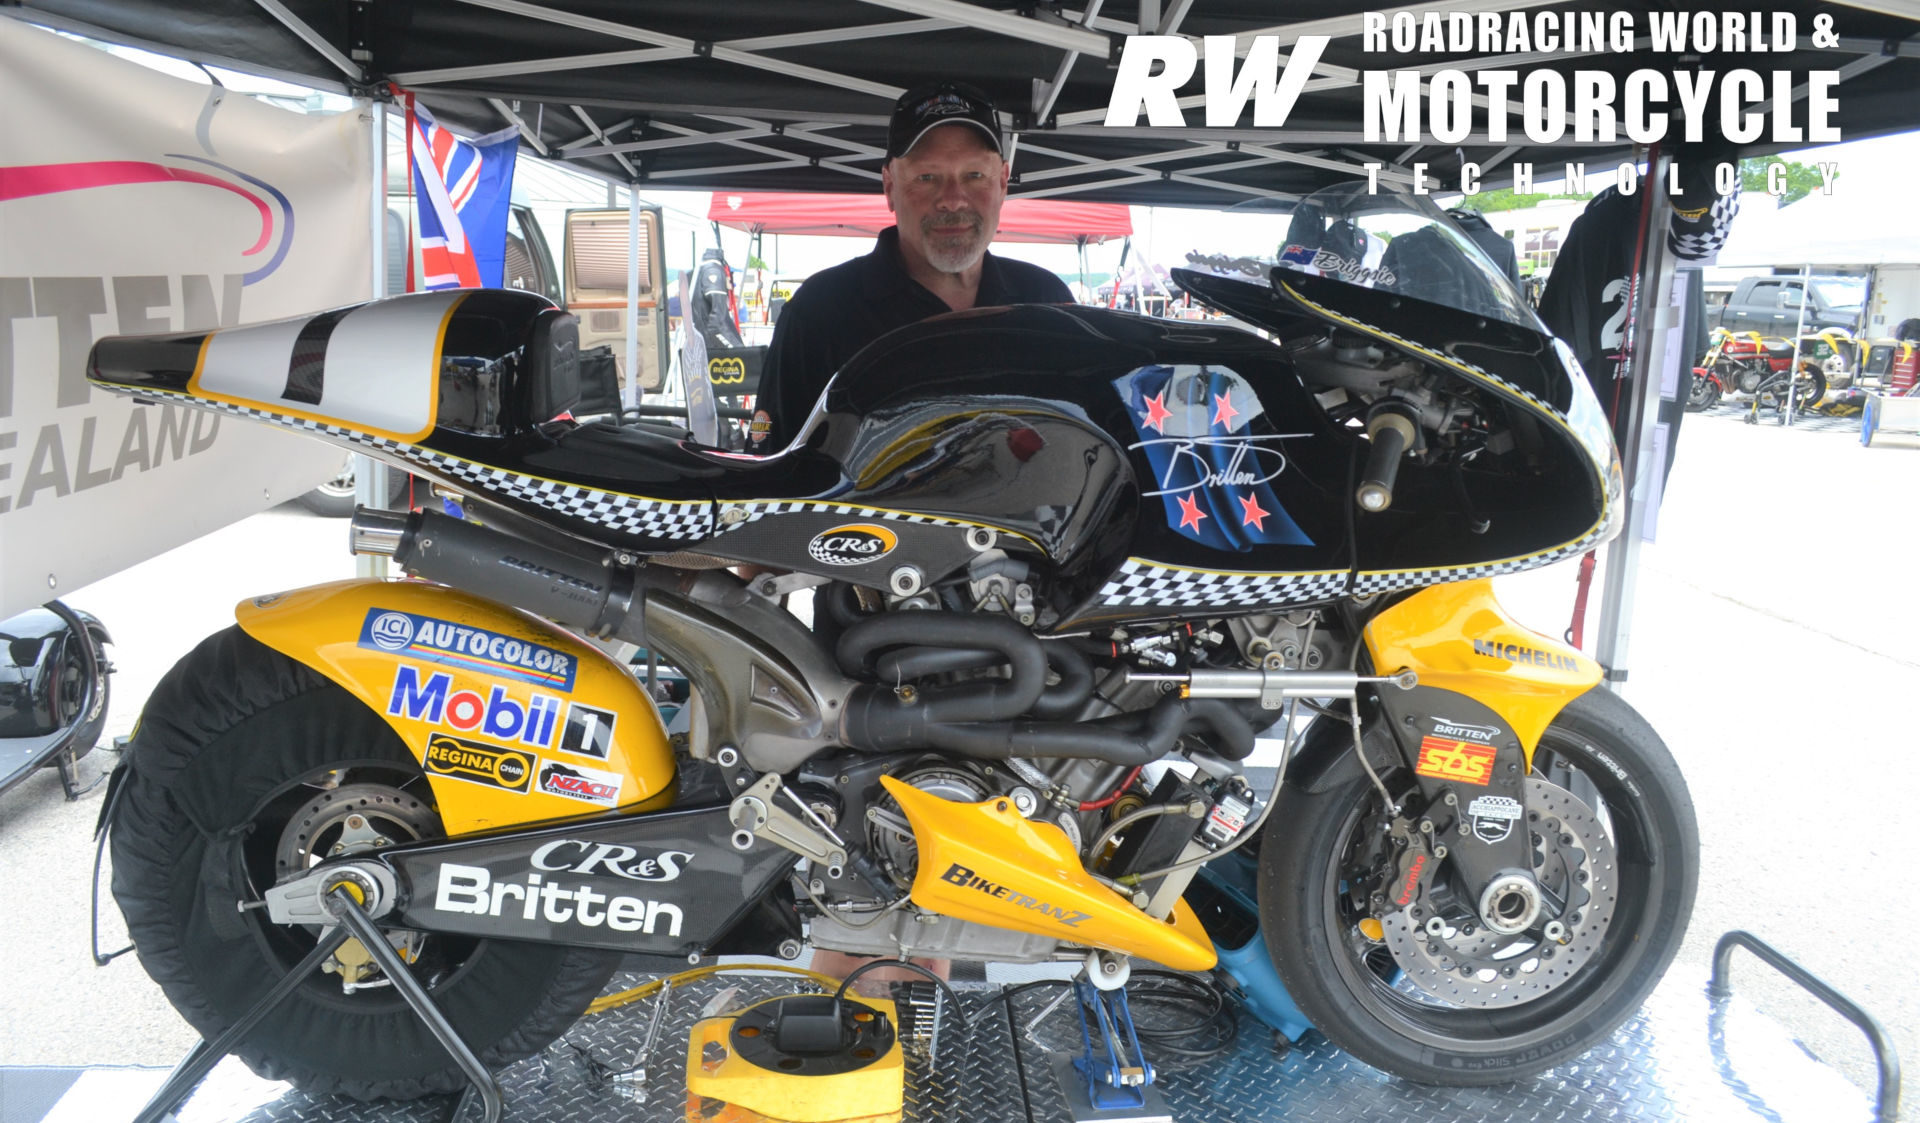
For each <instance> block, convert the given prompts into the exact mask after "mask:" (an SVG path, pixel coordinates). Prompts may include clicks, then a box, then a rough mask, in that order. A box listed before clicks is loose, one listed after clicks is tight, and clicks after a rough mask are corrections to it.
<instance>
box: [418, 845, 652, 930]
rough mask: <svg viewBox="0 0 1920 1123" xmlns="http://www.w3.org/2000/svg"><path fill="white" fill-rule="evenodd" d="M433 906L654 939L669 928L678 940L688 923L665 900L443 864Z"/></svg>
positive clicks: (530, 875)
mask: <svg viewBox="0 0 1920 1123" xmlns="http://www.w3.org/2000/svg"><path fill="white" fill-rule="evenodd" d="M431 907H432V908H433V910H434V911H435V912H456V913H468V914H470V915H473V916H503V915H506V916H511V915H512V914H513V913H515V912H518V913H519V915H520V918H521V919H523V920H529V921H545V922H546V923H549V924H576V925H580V926H581V927H585V928H598V927H600V926H602V925H605V926H606V927H607V928H609V929H611V930H613V931H615V932H645V933H647V934H648V935H652V934H653V933H654V931H655V930H656V929H657V928H659V927H660V926H661V925H662V924H664V925H665V933H666V934H667V935H669V936H678V935H679V934H680V925H681V922H682V919H683V918H682V916H681V913H680V908H679V906H677V905H670V904H667V903H666V902H664V901H651V900H647V899H645V898H641V897H625V896H609V895H607V894H605V893H598V892H595V891H594V888H593V886H592V885H586V884H582V885H579V886H576V887H574V888H571V889H569V888H567V887H566V886H565V885H562V884H561V883H559V882H558V881H548V880H546V879H545V878H544V877H542V876H541V875H540V874H537V873H529V874H526V875H524V877H523V878H522V880H520V881H508V880H506V879H504V878H501V879H498V880H496V879H495V878H494V876H493V871H491V870H489V869H487V868H486V867H485V866H463V865H459V864H457V863H454V862H445V863H442V864H441V866H440V871H439V876H438V877H436V878H435V879H434V891H433V904H432V906H431Z"/></svg>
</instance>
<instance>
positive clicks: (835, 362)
mask: <svg viewBox="0 0 1920 1123" xmlns="http://www.w3.org/2000/svg"><path fill="white" fill-rule="evenodd" d="M1009 172H1010V169H1009V168H1008V166H1007V162H1006V159H1005V157H1004V149H1003V147H1002V145H1001V139H1000V128H999V123H998V120H997V118H996V117H995V114H994V108H993V102H992V101H991V100H989V99H988V98H987V96H986V95H985V94H983V93H981V92H980V91H979V90H976V89H974V88H973V87H971V86H966V85H962V84H960V83H957V82H942V83H939V84H938V85H932V86H924V87H921V88H919V89H915V90H909V91H908V92H907V93H906V94H905V95H904V96H902V97H901V98H900V100H899V101H897V102H895V103H894V107H893V118H892V120H891V121H890V122H889V123H888V125H887V161H886V163H885V164H884V165H882V166H881V169H880V185H881V189H882V190H883V191H885V192H886V196H887V208H888V209H889V210H891V211H892V212H893V214H894V219H895V225H893V226H890V227H888V228H887V229H885V230H882V231H881V232H880V237H879V240H878V241H877V242H876V243H875V244H874V247H873V252H872V253H869V254H868V255H866V256H865V257H858V258H855V259H853V260H852V261H848V262H843V263H842V264H840V265H836V266H834V267H833V268H831V269H824V270H821V271H820V272H818V273H816V274H814V275H813V276H811V277H809V278H807V282H806V283H805V284H804V285H802V286H800V290H799V291H798V292H796V293H795V294H794V296H793V299H792V300H791V301H789V302H788V303H787V306H786V308H785V309H784V310H783V311H782V312H781V313H780V322H779V323H778V324H777V325H776V326H775V328H774V332H773V345H772V347H771V348H769V349H768V352H767V358H766V365H765V367H764V368H763V370H762V372H761V376H760V409H759V412H758V413H756V415H755V417H754V426H753V441H754V446H753V447H754V451H757V452H761V453H771V452H777V451H779V450H780V449H782V448H785V447H786V445H787V442H788V441H790V440H792V438H793V436H794V434H795V433H796V432H797V431H798V430H799V428H800V425H801V423H802V422H804V421H805V420H806V419H807V414H808V413H810V412H811V411H812V409H813V406H814V403H815V402H817V401H819V400H820V392H821V391H822V390H824V389H825V388H826V385H827V380H828V379H829V378H831V377H832V376H833V373H834V372H835V371H836V370H839V369H840V367H841V365H842V364H843V363H845V362H846V361H847V360H848V359H850V358H852V357H853V355H854V353H855V352H857V351H859V350H860V349H861V348H863V347H865V346H866V345H867V344H869V343H871V342H873V341H874V340H876V339H878V338H880V337H881V336H882V335H885V334H886V333H887V332H890V331H892V330H893V329H895V328H898V327H904V326H906V325H907V324H912V323H918V322H919V321H921V320H924V319H926V318H927V317H929V316H937V315H940V314H941V313H943V312H957V311H960V310H962V309H967V308H975V307H991V306H993V305H999V304H1043V303H1044V304H1059V303H1071V302H1072V300H1073V294H1071V293H1070V292H1068V291H1067V286H1066V285H1065V283H1063V282H1062V281H1061V280H1060V278H1058V277H1056V276H1054V275H1053V274H1052V273H1049V272H1047V271H1046V270H1044V269H1041V268H1039V267H1038V266H1035V265H1029V264H1027V263H1025V262H1021V261H1009V260H1006V259H1003V258H998V257H995V256H993V255H992V254H990V253H988V252H987V244H988V243H989V242H991V241H992V240H993V235H994V233H995V232H996V231H997V230H998V229H999V225H1000V205H1001V204H1002V203H1003V202H1005V201H1006V197H1007V177H1008V175H1009Z"/></svg>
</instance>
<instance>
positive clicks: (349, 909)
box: [133, 884, 505, 1123]
mask: <svg viewBox="0 0 1920 1123" xmlns="http://www.w3.org/2000/svg"><path fill="white" fill-rule="evenodd" d="M323 901H324V903H325V906H326V909H327V912H329V913H331V914H332V915H333V917H334V918H335V919H336V920H338V921H339V922H340V923H339V924H338V925H336V926H333V927H330V928H328V929H327V930H326V934H325V935H323V936H322V937H321V938H320V942H319V943H318V944H316V945H314V949H313V950H312V951H311V952H308V953H307V957H306V958H305V959H303V960H301V961H300V962H299V964H298V965H296V966H295V967H294V968H293V970H291V971H289V972H287V974H286V976H285V977H284V978H282V979H281V980H280V981H279V982H277V983H275V984H274V985H273V989H272V990H269V991H268V992H267V993H266V994H265V995H263V996H261V998H260V1001H259V1002H257V1003H255V1004H254V1006H253V1008H252V1009H251V1010H248V1011H247V1012H246V1013H245V1014H244V1015H242V1016H241V1017H240V1019H239V1020H238V1021H236V1022H234V1023H233V1025H231V1026H229V1027H227V1029H226V1031H225V1032H224V1033H222V1034H220V1036H219V1037H216V1038H214V1039H213V1040H212V1041H202V1042H200V1043H199V1044H198V1045H195V1046H194V1047H193V1049H192V1051H190V1052H189V1053H188V1054H187V1055H186V1057H185V1058H183V1059H182V1060H181V1061H180V1064H179V1065H178V1066H177V1067H176V1068H174V1070H173V1072H172V1073H171V1074H169V1075H168V1077H167V1082H166V1083H165V1084H162V1085H161V1086H160V1090H159V1091H158V1092H155V1093H154V1095H153V1098H152V1099H151V1100H148V1101H147V1106H146V1107H144V1108H142V1109H141V1110H140V1114H139V1115H137V1116H135V1117H134V1121H133V1123H166V1121H168V1120H171V1119H172V1118H173V1117H174V1116H173V1112H174V1110H175V1109H176V1108H178V1107H179V1106H180V1105H181V1104H182V1103H183V1102H185V1101H186V1098H187V1096H188V1095H189V1094H191V1093H192V1091H193V1090H194V1088H195V1087H197V1086H198V1085H199V1083H200V1081H202V1080H204V1079H205V1078H206V1075H207V1073H209V1072H211V1071H213V1066H215V1065H217V1064H219V1063H220V1061H221V1060H222V1059H223V1058H225V1057H226V1055H227V1054H228V1053H230V1052H232V1051H233V1049H234V1047H235V1046H237V1045H239V1044H240V1042H241V1041H243V1040H245V1039H246V1036H247V1034H248V1033H251V1032H252V1031H253V1028H254V1027H255V1026H257V1025H259V1024H260V1022H261V1021H262V1020H264V1019H265V1018H266V1016H267V1015H269V1014H271V1013H273V1011H274V1010H275V1009H277V1008H278V1007H279V1005H280V1004H281V1003H282V1002H284V1001H286V1000H287V998H288V997H290V996H291V995H292V994H293V992H294V991H295V990H297V989H299V986H300V984H301V983H302V982H304V981H305V980H306V979H307V977H308V976H310V975H312V974H313V973H314V972H315V971H318V970H319V969H320V965H321V964H323V963H325V962H326V961H327V957H329V956H331V955H332V954H333V953H334V952H335V951H336V950H337V949H338V948H339V947H340V945H341V944H344V943H346V942H347V939H348V937H352V938H354V939H357V940H359V941H360V943H361V944H362V945H363V946H364V947H365V948H366V949H367V954H368V955H370V956H372V957H373V961H374V962H375V963H377V964H379V965H380V969H381V970H382V971H384V972H386V975H387V978H389V979H391V980H392V981H393V986H394V989H395V990H398V991H399V992H400V996H401V997H402V998H404V999H405V1000H406V1003H407V1005H408V1006H410V1007H412V1008H413V1012H414V1013H416V1014H418V1015H420V1020H421V1021H423V1022H425V1023H426V1024H427V1028H428V1029H430V1030H432V1031H433V1035H434V1037H436V1038H438V1039H439V1041H440V1044H441V1045H442V1046H444V1047H445V1048H446V1050H447V1052H448V1053H450V1054H452V1055H453V1059H454V1063H456V1064H458V1065H459V1066H460V1071H462V1072H464V1073H466V1074H467V1078H468V1079H469V1080H471V1081H472V1082H473V1083H472V1085H471V1086H470V1087H469V1088H468V1089H467V1090H466V1092H465V1093H464V1094H462V1096H461V1098H460V1100H459V1102H458V1103H457V1104H455V1106H454V1110H453V1112H452V1113H451V1114H450V1115H449V1116H448V1118H449V1119H458V1118H461V1117H462V1112H463V1110H464V1109H465V1108H466V1107H467V1105H468V1104H470V1103H471V1102H472V1101H473V1100H474V1098H475V1097H476V1096H477V1097H478V1098H479V1100H480V1105H481V1118H482V1120H483V1121H484V1123H500V1116H501V1113H502V1112H503V1111H504V1109H505V1104H504V1100H503V1099H502V1097H501V1094H500V1084H499V1082H498V1081H496V1080H495V1079H494V1078H493V1074H492V1073H490V1072H488V1071H487V1069H486V1066H485V1065H483V1064H481V1063H480V1058H479V1057H478V1056H476V1055H475V1054H474V1051H473V1049H472V1048H471V1047H470V1046H468V1045H467V1043H466V1042H465V1041H462V1040H461V1039H460V1035H459V1033H458V1032H456V1031H455V1030H454V1028H453V1024H452V1023H451V1022H449V1021H447V1018H446V1015H445V1014H442V1013H441V1012H440V1008H439V1007H437V1006H435V1005H434V1004H433V999H432V998H431V997H430V996H429V995H428V994H427V988H426V987H424V986H421V985H420V980H418V979H416V978H414V977H413V975H412V973H411V972H409V971H408V970H407V964H406V961H405V960H403V959H401V958H400V953H399V952H397V951H395V950H393V945H391V944H389V943H387V940H386V937H385V936H383V935H382V934H381V932H380V929H379V927H378V926H377V925H375V924H374V922H373V918H372V917H370V916H368V915H367V912H366V910H365V909H363V908H361V907H360V903H359V902H358V901H356V900H355V899H354V897H353V893H352V891H351V887H350V886H349V885H347V884H342V885H336V886H334V887H333V888H332V889H331V890H329V891H328V892H327V895H326V897H325V898H323Z"/></svg>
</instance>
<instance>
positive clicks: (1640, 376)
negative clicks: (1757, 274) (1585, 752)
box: [1594, 150, 1674, 693]
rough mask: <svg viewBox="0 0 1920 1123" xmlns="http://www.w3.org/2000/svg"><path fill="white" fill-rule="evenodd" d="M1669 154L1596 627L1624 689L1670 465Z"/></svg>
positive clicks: (1637, 286) (1660, 159)
mask: <svg viewBox="0 0 1920 1123" xmlns="http://www.w3.org/2000/svg"><path fill="white" fill-rule="evenodd" d="M1670 161H1671V157H1669V156H1668V155H1667V154H1666V153H1664V152H1659V151H1657V150H1656V152H1655V153H1654V154H1653V156H1652V157H1651V158H1650V159H1649V160H1648V167H1647V175H1646V176H1645V177H1644V178H1643V179H1642V180H1641V182H1640V190H1642V191H1644V192H1646V203H1645V206H1646V208H1647V211H1648V215H1647V228H1646V231H1645V233H1644V235H1643V237H1642V239H1641V244H1640V271H1639V274H1638V275H1637V276H1636V277H1634V279H1633V280H1634V283H1633V288H1632V299H1633V305H1634V307H1633V322H1632V331H1633V334H1632V338H1631V339H1630V340H1629V345H1630V347H1631V348H1632V349H1631V350H1630V351H1629V352H1628V356H1627V363H1628V374H1629V381H1628V384H1627V385H1628V387H1629V388H1630V389H1631V390H1632V393H1630V394H1629V395H1628V397H1627V401H1628V408H1629V409H1630V410H1631V413H1630V414H1629V415H1628V428H1627V431H1628V432H1630V433H1632V434H1634V441H1633V444H1632V447H1630V448H1623V449H1621V450H1620V453H1621V459H1622V461H1623V463H1622V464H1621V473H1622V475H1623V476H1624V478H1625V482H1626V488H1625V490H1626V494H1625V496H1624V499H1625V502H1626V508H1627V512H1626V526H1625V527H1624V529H1622V530H1621V532H1620V534H1619V536H1618V537H1616V538H1614V540H1613V541H1612V542H1609V543H1608V544H1607V548H1606V550H1607V552H1606V562H1607V564H1606V584H1605V587H1604V589H1603V591H1602V594H1601V599H1600V622H1599V626H1598V628H1597V629H1596V631H1595V649H1594V657H1595V658H1596V659H1597V660H1598V661H1599V663H1600V666H1601V667H1602V668H1604V669H1605V675H1606V677H1605V679H1604V680H1603V681H1604V682H1605V684H1606V686H1607V688H1608V689H1610V690H1612V691H1614V692H1615V693H1621V692H1622V690H1623V687H1624V686H1625V684H1626V681H1627V649H1628V641H1629V640H1630V639H1631V637H1632V631H1633V608H1634V598H1635V594H1636V591H1637V586H1638V581H1639V575H1640V549H1641V546H1642V544H1643V542H1644V539H1645V534H1646V529H1647V527H1648V525H1649V523H1650V520H1651V519H1652V517H1653V515H1654V509H1653V504H1654V503H1655V502H1657V501H1658V499H1659V497H1660V492H1661V488H1660V474H1661V473H1662V472H1663V471H1664V470H1665V464H1664V463H1663V462H1661V461H1660V460H1658V459H1656V458H1655V456H1654V440H1653V437H1654V430H1655V428H1656V425H1657V421H1658V418H1659V412H1660V409H1659V407H1660V383H1661V378H1660V372H1659V371H1658V370H1657V369H1656V367H1657V366H1658V364H1659V363H1660V362H1662V361H1663V357H1664V356H1665V354H1666V350H1667V349H1666V335H1667V333H1668V332H1669V331H1672V330H1674V316H1673V310H1672V307H1671V304H1672V296H1673V274H1674V260H1673V258H1672V257H1671V256H1669V255H1668V253H1667V227H1668V225H1669V223H1670V222H1671V219H1672V212H1673V203H1672V201H1671V200H1670V199H1668V198H1667V194H1666V192H1665V191H1662V190H1660V188H1659V185H1661V184H1663V183H1665V182H1666V179H1667V171H1666V168H1667V165H1668V163H1669V162H1670Z"/></svg>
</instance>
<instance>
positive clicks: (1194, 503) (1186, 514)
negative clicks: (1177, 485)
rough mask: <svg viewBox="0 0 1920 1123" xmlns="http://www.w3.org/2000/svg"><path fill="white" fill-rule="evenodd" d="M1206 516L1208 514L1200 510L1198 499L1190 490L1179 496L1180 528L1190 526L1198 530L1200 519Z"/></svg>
mask: <svg viewBox="0 0 1920 1123" xmlns="http://www.w3.org/2000/svg"><path fill="white" fill-rule="evenodd" d="M1206 517H1208V516H1207V515H1206V514H1205V513H1204V512H1202V511H1201V510H1200V501H1199V500H1197V499H1195V498H1194V497H1193V495H1192V493H1191V492H1189V493H1188V494H1186V495H1182V496H1181V497H1180V529H1182V530H1185V529H1186V528H1187V527H1192V528H1193V529H1195V530H1199V529H1200V520H1201V519H1204V518H1206Z"/></svg>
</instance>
